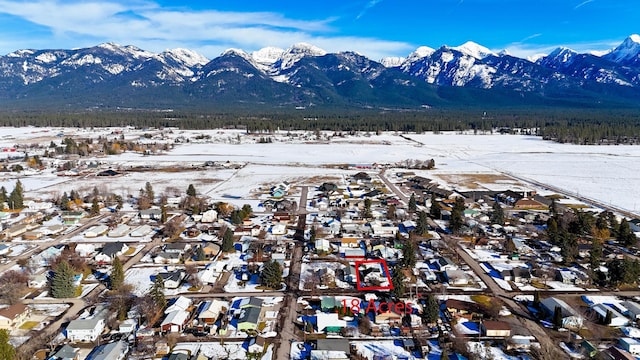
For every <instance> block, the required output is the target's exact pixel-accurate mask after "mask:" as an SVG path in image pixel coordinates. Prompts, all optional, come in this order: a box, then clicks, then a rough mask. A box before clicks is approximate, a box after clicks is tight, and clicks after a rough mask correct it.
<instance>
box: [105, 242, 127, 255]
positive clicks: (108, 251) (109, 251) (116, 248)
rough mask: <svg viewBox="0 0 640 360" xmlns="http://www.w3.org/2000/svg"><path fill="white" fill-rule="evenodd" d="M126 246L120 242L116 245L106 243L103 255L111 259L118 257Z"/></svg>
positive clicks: (115, 243)
mask: <svg viewBox="0 0 640 360" xmlns="http://www.w3.org/2000/svg"><path fill="white" fill-rule="evenodd" d="M124 245H125V244H124V243H121V242H119V241H118V242H114V243H106V244H104V246H103V247H102V253H103V254H105V255H107V256H111V257H113V256H116V254H118V252H120V251H122V249H124Z"/></svg>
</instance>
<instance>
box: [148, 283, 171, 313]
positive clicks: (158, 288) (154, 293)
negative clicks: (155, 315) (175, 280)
mask: <svg viewBox="0 0 640 360" xmlns="http://www.w3.org/2000/svg"><path fill="white" fill-rule="evenodd" d="M149 296H151V299H153V303H154V304H155V305H156V307H157V308H158V309H164V307H165V306H167V298H166V297H165V296H164V280H162V276H160V275H156V278H155V279H154V280H153V285H151V288H150V289H149Z"/></svg>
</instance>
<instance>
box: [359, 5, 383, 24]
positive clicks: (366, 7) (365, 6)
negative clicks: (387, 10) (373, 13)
mask: <svg viewBox="0 0 640 360" xmlns="http://www.w3.org/2000/svg"><path fill="white" fill-rule="evenodd" d="M381 2H382V0H369V1H368V2H367V3H366V4H365V5H364V8H363V9H362V10H361V11H360V13H359V14H358V16H356V20H358V19H360V18H361V17H363V16H364V14H366V13H367V11H368V10H369V9H371V8H372V7H374V6H376V5H378V4H379V3H381Z"/></svg>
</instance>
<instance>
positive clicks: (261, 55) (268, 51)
mask: <svg viewBox="0 0 640 360" xmlns="http://www.w3.org/2000/svg"><path fill="white" fill-rule="evenodd" d="M283 54H284V50H283V49H280V48H277V47H272V46H270V47H266V48H262V49H260V50H258V51H254V52H252V53H251V57H252V58H253V60H255V61H256V62H258V63H261V64H273V63H275V62H276V61H278V60H279V59H280V58H281V57H282V55H283Z"/></svg>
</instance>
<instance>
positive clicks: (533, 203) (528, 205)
mask: <svg viewBox="0 0 640 360" xmlns="http://www.w3.org/2000/svg"><path fill="white" fill-rule="evenodd" d="M513 207H514V208H515V209H526V210H547V209H548V207H547V205H545V204H543V203H541V202H539V201H537V200H535V199H533V198H530V197H526V198H522V199H520V200H518V201H516V202H515V204H514V205H513Z"/></svg>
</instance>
